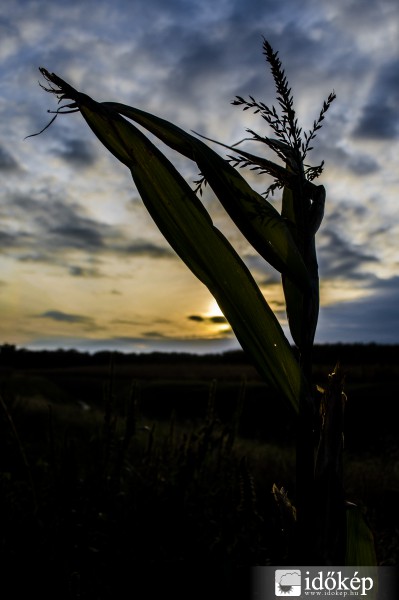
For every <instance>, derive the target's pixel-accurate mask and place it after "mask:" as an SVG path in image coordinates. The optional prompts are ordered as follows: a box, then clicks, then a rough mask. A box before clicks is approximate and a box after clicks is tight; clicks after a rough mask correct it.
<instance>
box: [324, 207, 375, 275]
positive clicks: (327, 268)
mask: <svg viewBox="0 0 399 600" xmlns="http://www.w3.org/2000/svg"><path fill="white" fill-rule="evenodd" d="M358 210H359V211H360V212H362V211H363V208H362V207H358ZM340 219H342V222H344V221H345V219H344V218H343V217H342V215H340ZM317 254H318V262H319V268H320V273H321V276H322V277H323V278H324V279H331V278H334V277H337V278H339V279H355V280H359V279H363V278H365V277H366V278H370V272H369V274H368V275H367V274H365V272H364V267H368V268H369V270H370V266H371V264H375V263H377V262H378V259H377V257H376V256H375V255H373V254H371V253H369V252H365V251H364V250H363V248H362V247H359V246H356V245H355V244H354V243H353V242H351V241H347V240H346V239H345V238H344V237H342V235H341V234H339V233H338V232H337V231H335V230H334V229H332V228H331V227H326V228H324V229H323V236H322V238H321V242H320V246H319V248H318V252H317Z"/></svg>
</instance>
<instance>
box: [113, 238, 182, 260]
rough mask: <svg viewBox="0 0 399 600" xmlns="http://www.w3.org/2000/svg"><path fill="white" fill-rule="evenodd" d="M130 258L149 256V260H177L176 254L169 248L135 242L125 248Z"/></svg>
mask: <svg viewBox="0 0 399 600" xmlns="http://www.w3.org/2000/svg"><path fill="white" fill-rule="evenodd" d="M124 252H126V254H129V255H130V256H147V257H149V258H175V257H176V254H175V253H174V252H173V250H172V249H171V248H169V247H168V246H165V247H164V246H159V245H157V244H154V243H151V242H140V241H138V242H135V243H134V244H129V245H128V246H126V247H125V248H124Z"/></svg>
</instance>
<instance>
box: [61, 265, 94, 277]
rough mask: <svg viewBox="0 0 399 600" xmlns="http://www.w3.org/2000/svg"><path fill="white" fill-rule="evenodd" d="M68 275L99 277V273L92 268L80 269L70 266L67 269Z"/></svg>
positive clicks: (76, 266)
mask: <svg viewBox="0 0 399 600" xmlns="http://www.w3.org/2000/svg"><path fill="white" fill-rule="evenodd" d="M69 274H70V275H72V277H101V274H100V272H99V271H98V270H97V269H93V268H92V267H90V268H87V267H80V266H78V265H71V266H70V267H69Z"/></svg>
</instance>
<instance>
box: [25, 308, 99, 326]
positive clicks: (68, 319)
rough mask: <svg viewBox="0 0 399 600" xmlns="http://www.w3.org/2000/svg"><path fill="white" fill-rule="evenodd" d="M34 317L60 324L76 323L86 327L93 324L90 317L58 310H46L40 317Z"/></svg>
mask: <svg viewBox="0 0 399 600" xmlns="http://www.w3.org/2000/svg"><path fill="white" fill-rule="evenodd" d="M36 317H37V318H38V319H50V320H52V321H60V322H62V323H78V324H86V325H93V323H94V321H93V319H92V317H87V316H83V315H76V314H71V313H65V312H62V311H60V310H47V311H46V312H44V313H42V314H40V315H36Z"/></svg>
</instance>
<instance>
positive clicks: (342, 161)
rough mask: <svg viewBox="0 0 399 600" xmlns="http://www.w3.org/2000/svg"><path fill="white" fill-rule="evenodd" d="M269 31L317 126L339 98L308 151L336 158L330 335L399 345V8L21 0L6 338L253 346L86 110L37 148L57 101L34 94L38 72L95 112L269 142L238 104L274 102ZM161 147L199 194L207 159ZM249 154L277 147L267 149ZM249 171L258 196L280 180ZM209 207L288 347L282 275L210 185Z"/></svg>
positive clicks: (6, 147) (11, 31) (331, 172)
mask: <svg viewBox="0 0 399 600" xmlns="http://www.w3.org/2000/svg"><path fill="white" fill-rule="evenodd" d="M263 38H265V39H267V40H268V41H269V43H270V44H271V46H272V47H273V49H274V50H277V51H278V52H279V57H280V59H281V61H282V63H283V67H284V69H285V72H286V76H287V79H288V81H289V84H290V86H291V88H292V93H293V96H294V103H295V104H294V107H295V110H296V113H297V117H298V120H299V125H300V126H301V127H303V129H304V131H307V130H309V129H310V128H311V127H312V124H313V121H314V120H315V119H316V118H317V117H318V115H319V112H320V109H321V107H322V105H323V101H324V100H325V99H326V98H327V97H328V95H329V94H330V92H332V91H334V92H335V94H336V96H337V98H336V100H335V101H334V102H333V103H332V105H331V107H330V109H329V111H328V112H327V114H326V118H325V120H324V122H323V128H322V129H321V130H320V131H319V132H318V135H317V138H316V139H315V143H314V144H313V146H314V149H313V150H312V151H311V152H310V154H309V155H308V160H309V162H310V163H311V164H312V165H317V164H319V163H320V162H321V161H322V160H324V161H325V168H324V172H323V174H322V175H321V177H320V178H319V179H318V180H316V183H320V184H323V185H324V186H325V188H326V191H327V201H326V212H325V217H324V220H323V223H322V226H321V228H320V230H319V232H318V234H317V238H316V242H317V249H318V261H319V271H320V278H321V284H320V291H321V309H320V317H319V324H318V329H317V334H316V342H317V343H337V342H342V343H358V342H360V343H370V342H373V343H383V344H396V343H399V249H398V241H399V210H398V201H399V198H398V192H399V168H398V158H399V4H398V2H397V0H381V1H378V2H373V1H370V2H364V1H363V0H335V1H334V2H331V1H330V0H327V1H326V0H325V1H323V0H317V1H316V0H302V1H301V2H300V3H299V2H297V0H288V1H280V0H245V2H243V1H242V0H198V1H197V0H168V1H167V2H165V1H164V0H145V1H144V0H113V1H112V2H110V1H105V0H96V1H95V2H94V1H91V0H90V1H85V0H83V1H82V0H79V1H78V0H70V1H69V2H67V3H59V2H51V1H46V0H13V1H8V2H7V1H6V2H2V3H1V7H0V79H1V88H0V117H1V120H0V123H1V125H0V127H1V129H0V180H1V186H0V240H1V246H0V247H1V250H0V311H1V315H2V318H1V322H0V344H3V343H8V344H14V345H16V346H18V347H27V348H32V349H39V348H40V349H41V348H65V349H67V348H75V349H78V350H81V351H89V352H95V351H99V350H110V349H115V350H120V351H123V352H150V351H174V352H177V351H178V352H186V351H187V352H198V353H202V352H222V351H225V350H231V349H236V348H238V347H239V346H238V344H237V342H236V340H235V337H234V335H233V333H232V330H231V328H230V326H229V324H228V323H227V322H226V321H225V319H224V317H223V315H222V314H221V312H220V309H219V308H218V306H217V304H216V303H215V301H214V300H213V298H212V296H211V295H210V293H209V291H208V290H207V289H206V288H205V287H204V285H203V284H202V283H201V282H199V281H198V280H197V279H196V278H195V277H194V275H193V274H192V273H191V272H190V271H189V270H188V268H187V267H186V266H185V265H184V264H183V263H182V262H181V261H180V259H179V258H178V257H177V256H176V254H175V253H174V252H173V251H172V250H171V249H170V247H169V246H168V244H167V242H166V241H165V240H164V238H163V237H162V235H161V234H160V233H159V231H158V230H157V227H156V225H155V224H154V223H153V221H152V220H151V218H150V216H149V215H148V214H147V212H146V210H145V208H144V206H143V204H142V202H141V200H140V197H139V194H138V192H137V190H136V188H135V186H134V183H133V181H132V179H131V175H130V173H129V171H128V169H127V168H126V167H125V166H124V165H122V164H121V163H119V162H118V161H117V160H116V159H115V158H114V157H113V156H112V155H110V154H109V153H108V151H107V150H106V149H105V148H104V147H103V146H102V145H101V144H100V143H99V142H98V140H97V139H96V138H95V137H94V136H93V134H92V133H91V131H90V130H89V129H88V127H87V125H86V124H85V123H84V121H83V119H82V117H81V115H80V114H79V113H76V114H71V115H66V116H60V117H58V118H57V119H56V121H55V122H54V123H53V124H52V126H51V127H49V128H48V129H47V130H46V131H44V132H43V133H42V134H41V135H40V136H37V137H30V138H28V139H25V138H26V136H28V135H30V134H33V133H36V132H38V131H40V130H41V129H42V128H43V127H44V126H45V125H46V124H47V123H48V121H49V119H50V118H51V115H49V114H48V113H47V110H48V109H50V110H54V109H55V108H56V107H57V105H56V102H55V98H54V97H53V96H51V95H49V94H46V93H45V92H44V91H43V89H42V88H41V87H40V86H39V82H41V83H45V82H44V81H43V79H42V77H41V75H40V72H39V70H38V69H39V67H45V68H46V69H47V70H49V71H50V72H54V73H56V74H57V75H59V76H60V77H61V78H62V79H64V80H66V81H67V82H68V83H70V84H71V85H72V86H73V87H75V88H76V89H78V90H79V91H81V92H84V93H86V94H88V95H89V96H91V97H93V98H94V99H95V100H97V101H116V102H122V103H125V104H129V105H132V106H135V107H138V108H141V109H143V110H146V111H148V112H152V113H154V114H156V115H158V116H160V117H163V118H165V119H167V120H169V121H172V122H173V123H175V124H176V125H178V126H179V127H181V128H182V129H185V130H187V131H191V130H194V131H197V132H200V133H201V134H203V135H205V136H209V137H212V138H214V139H217V140H220V141H221V142H223V143H225V144H234V143H236V142H237V141H239V140H242V139H243V138H245V137H247V135H248V134H247V133H246V129H247V128H251V129H253V130H255V131H256V132H257V133H259V134H261V135H271V134H272V132H271V131H270V129H268V126H267V123H266V122H265V121H264V120H263V119H262V118H261V117H260V116H259V115H255V114H253V113H251V111H243V110H242V108H241V107H239V106H233V105H232V104H231V102H232V101H233V100H234V98H235V96H236V95H240V96H244V97H245V98H248V96H249V95H252V96H253V97H255V99H256V100H258V101H261V102H264V103H265V104H267V105H269V106H270V105H272V104H276V100H275V89H274V83H273V78H272V76H271V74H270V71H269V68H268V65H267V63H266V61H265V57H264V55H263V54H262V43H263ZM249 144H251V143H249ZM160 148H162V150H163V151H164V152H165V154H166V155H167V156H168V158H170V159H171V160H172V162H173V163H174V164H175V166H176V167H177V168H178V169H179V170H180V171H181V172H182V173H183V175H184V176H185V178H186V179H187V181H189V183H190V184H191V185H192V187H195V185H194V183H193V182H194V181H195V180H196V179H198V169H197V168H196V166H195V165H194V164H193V163H191V162H190V161H188V160H185V159H183V158H182V157H180V156H179V155H177V154H176V153H173V152H172V151H170V150H168V149H166V148H165V147H163V146H162V144H160ZM214 149H217V151H219V152H220V153H221V154H222V155H223V152H224V150H223V148H221V147H215V146H214ZM250 150H251V151H253V152H255V150H257V151H258V153H262V152H265V150H264V149H263V148H259V147H256V148H255V146H254V143H253V142H252V146H250ZM267 152H268V151H267V150H266V154H265V155H267V158H270V159H271V160H276V159H275V157H274V156H273V154H269V155H268V154H267ZM269 152H271V151H269ZM255 153H256V152H255ZM277 160H278V159H277ZM240 172H241V174H242V175H244V176H245V177H246V178H247V180H248V181H249V182H250V184H251V185H252V186H253V187H255V189H257V190H258V191H260V192H262V191H264V190H265V189H266V188H267V187H268V186H269V185H270V183H272V179H271V178H270V177H268V176H265V175H262V176H261V175H259V174H255V173H254V172H252V171H250V170H246V171H245V170H241V171H240ZM279 195H280V194H279V193H278V192H277V193H276V194H275V196H274V198H273V199H271V201H272V202H273V203H274V205H275V206H276V208H279ZM202 200H203V202H204V204H205V206H206V208H207V210H208V211H209V213H210V214H211V217H212V219H213V221H214V223H215V225H216V226H217V227H218V228H219V229H220V230H221V231H222V232H223V233H224V235H225V236H226V237H227V238H228V239H229V241H230V242H231V243H232V245H233V246H234V247H235V248H236V249H237V250H238V252H239V253H240V255H241V256H242V258H243V260H244V262H245V263H246V264H247V266H248V267H249V268H250V270H251V272H252V274H253V276H254V278H255V280H256V282H257V283H258V285H259V287H260V289H261V291H262V293H263V294H264V296H265V298H266V300H267V302H268V303H269V305H270V306H271V307H272V309H273V310H274V311H275V313H276V315H277V317H278V319H279V321H280V323H281V325H282V327H283V330H284V332H285V333H286V335H287V337H288V339H289V340H290V341H291V339H290V337H289V332H288V328H287V320H286V315H285V310H284V300H283V295H282V291H281V284H280V276H279V274H278V273H277V272H276V271H274V269H273V268H272V267H270V266H269V265H268V264H267V263H266V262H265V261H264V260H263V259H261V258H260V257H259V256H258V255H257V254H256V252H255V251H254V250H253V248H252V247H251V246H250V245H249V244H248V242H247V241H246V240H245V239H244V238H243V237H242V236H241V234H240V233H239V231H238V230H237V229H236V227H235V226H234V225H233V224H232V223H231V221H230V220H229V218H228V216H227V214H226V213H225V212H224V209H223V208H222V207H221V206H220V204H219V203H218V201H217V199H216V198H215V197H214V196H213V195H212V193H211V192H210V191H207V192H206V193H205V194H204V196H203V197H202Z"/></svg>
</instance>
